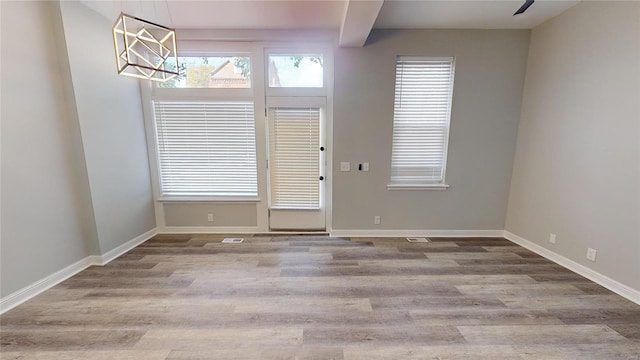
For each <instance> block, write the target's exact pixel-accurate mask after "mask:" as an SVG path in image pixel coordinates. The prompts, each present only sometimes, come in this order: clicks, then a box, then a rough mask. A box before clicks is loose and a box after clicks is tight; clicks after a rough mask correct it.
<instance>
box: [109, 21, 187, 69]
mask: <svg viewBox="0 0 640 360" xmlns="http://www.w3.org/2000/svg"><path fill="white" fill-rule="evenodd" d="M113 46H114V50H115V53H116V65H117V67H118V74H120V75H126V76H133V77H138V78H142V79H148V80H154V81H167V80H171V79H173V78H174V77H176V76H178V53H177V47H176V31H175V30H174V29H171V28H168V27H165V26H162V25H158V24H154V23H152V22H149V21H146V20H142V19H139V18H137V17H134V16H131V15H127V14H125V13H120V16H119V17H118V19H117V20H116V22H115V24H113Z"/></svg>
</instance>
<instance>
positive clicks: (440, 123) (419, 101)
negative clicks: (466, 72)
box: [389, 56, 454, 188]
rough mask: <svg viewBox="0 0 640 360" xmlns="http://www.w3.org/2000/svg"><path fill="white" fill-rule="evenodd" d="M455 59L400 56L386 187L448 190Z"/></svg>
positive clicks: (397, 68)
mask: <svg viewBox="0 0 640 360" xmlns="http://www.w3.org/2000/svg"><path fill="white" fill-rule="evenodd" d="M453 75H454V60H453V58H425V57H405V56H399V57H398V59H397V61H396V84H395V85H396V86H395V101H394V110H393V143H392V154H391V181H390V184H389V188H394V187H395V188H411V187H418V188H420V187H446V186H447V185H445V182H444V178H445V170H446V163H447V144H448V139H449V119H450V117H451V97H452V94H453Z"/></svg>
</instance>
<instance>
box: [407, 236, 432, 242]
mask: <svg viewBox="0 0 640 360" xmlns="http://www.w3.org/2000/svg"><path fill="white" fill-rule="evenodd" d="M407 241H408V242H411V243H426V242H429V238H423V237H408V238H407Z"/></svg>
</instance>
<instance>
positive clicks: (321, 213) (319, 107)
mask: <svg viewBox="0 0 640 360" xmlns="http://www.w3.org/2000/svg"><path fill="white" fill-rule="evenodd" d="M324 103H325V99H324V98H269V99H267V121H268V126H269V133H268V136H269V141H268V144H269V145H268V146H269V162H268V167H269V227H270V229H272V230H324V229H325V205H324V204H325V201H324V188H325V186H324V184H325V181H324V180H325V179H324V178H325V172H324V170H325V166H324V164H325V153H326V150H325V148H324V146H325V145H324V117H325V114H324V112H325V106H324Z"/></svg>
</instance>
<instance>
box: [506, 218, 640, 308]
mask: <svg viewBox="0 0 640 360" xmlns="http://www.w3.org/2000/svg"><path fill="white" fill-rule="evenodd" d="M503 236H504V238H505V239H507V240H509V241H512V242H514V243H516V244H518V245H520V246H522V247H523V248H526V249H528V250H531V251H533V252H534V253H536V254H538V255H540V256H543V257H545V258H547V259H549V260H551V261H553V262H555V263H556V264H558V265H561V266H563V267H565V268H567V269H569V270H571V271H573V272H575V273H577V274H579V275H582V276H584V277H586V278H587V279H589V280H591V281H593V282H595V283H597V284H599V285H602V286H604V287H605V288H607V289H609V290H611V291H613V292H614V293H616V294H618V295H620V296H622V297H625V298H627V299H629V300H631V301H633V302H634V303H636V304H639V305H640V291H638V290H636V289H633V288H631V287H629V286H627V285H625V284H622V283H620V282H618V281H616V280H613V279H611V278H610V277H608V276H605V275H602V274H600V273H599V272H597V271H595V270H592V269H590V268H588V267H586V266H584V265H582V264H578V263H577V262H575V261H573V260H571V259H568V258H566V257H564V256H562V255H560V254H557V253H555V252H553V251H551V250H549V249H546V248H544V247H542V246H540V245H538V244H536V243H534V242H532V241H529V240H527V239H525V238H522V237H520V236H518V235H516V234H513V233H511V232H509V231H507V230H505V231H504V235H503Z"/></svg>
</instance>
